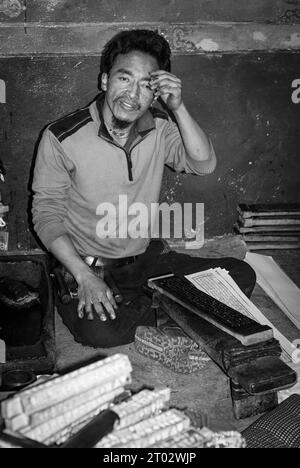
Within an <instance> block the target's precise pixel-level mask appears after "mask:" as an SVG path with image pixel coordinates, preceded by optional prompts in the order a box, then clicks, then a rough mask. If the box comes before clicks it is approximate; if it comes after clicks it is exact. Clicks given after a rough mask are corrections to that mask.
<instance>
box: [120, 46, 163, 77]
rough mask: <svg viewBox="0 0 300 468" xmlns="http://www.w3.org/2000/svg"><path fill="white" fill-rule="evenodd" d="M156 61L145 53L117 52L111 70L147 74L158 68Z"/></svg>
mask: <svg viewBox="0 0 300 468" xmlns="http://www.w3.org/2000/svg"><path fill="white" fill-rule="evenodd" d="M158 68H159V67H158V63H157V61H156V59H155V58H154V57H152V56H151V55H149V54H147V53H143V52H139V51H133V52H129V53H128V54H119V55H118V56H117V57H116V59H115V61H114V64H113V66H112V69H111V72H113V73H117V72H120V71H121V72H124V71H125V70H126V72H127V73H129V74H133V73H135V72H137V71H140V72H143V73H144V74H145V75H148V74H149V73H151V72H152V71H154V70H158Z"/></svg>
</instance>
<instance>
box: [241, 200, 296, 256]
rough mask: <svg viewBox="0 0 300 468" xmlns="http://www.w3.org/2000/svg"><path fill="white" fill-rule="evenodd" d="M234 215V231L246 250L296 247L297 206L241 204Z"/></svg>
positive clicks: (288, 204) (294, 204) (285, 204)
mask: <svg viewBox="0 0 300 468" xmlns="http://www.w3.org/2000/svg"><path fill="white" fill-rule="evenodd" d="M238 213H239V218H238V222H237V223H236V224H235V226H234V228H235V231H236V232H237V233H238V234H241V236H242V239H243V240H244V241H245V242H246V244H247V247H248V249H249V250H262V249H299V248H300V203H274V204H253V205H247V204H244V203H242V204H239V205H238Z"/></svg>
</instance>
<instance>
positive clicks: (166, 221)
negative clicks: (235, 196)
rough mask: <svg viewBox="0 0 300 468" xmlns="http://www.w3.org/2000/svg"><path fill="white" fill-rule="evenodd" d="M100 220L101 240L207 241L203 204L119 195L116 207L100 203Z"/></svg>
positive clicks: (201, 243)
mask: <svg viewBox="0 0 300 468" xmlns="http://www.w3.org/2000/svg"><path fill="white" fill-rule="evenodd" d="M96 214H97V216H99V221H98V222H97V225H96V234H97V237H99V238H100V239H105V238H119V239H127V238H131V239H138V238H152V239H153V238H159V237H160V238H163V239H170V238H174V239H182V238H185V239H194V240H195V241H196V242H197V244H199V247H201V246H202V245H203V244H204V203H183V205H181V204H180V203H177V202H175V203H172V204H171V205H170V204H168V203H160V204H159V203H150V204H149V205H146V204H145V203H139V202H135V203H132V204H129V203H128V197H127V195H126V194H124V195H119V200H118V204H117V206H116V205H114V204H112V203H110V202H103V203H100V204H99V205H98V206H97V209H96Z"/></svg>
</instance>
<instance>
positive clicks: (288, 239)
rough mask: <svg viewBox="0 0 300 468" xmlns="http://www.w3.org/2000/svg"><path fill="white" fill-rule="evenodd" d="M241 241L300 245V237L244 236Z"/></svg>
mask: <svg viewBox="0 0 300 468" xmlns="http://www.w3.org/2000/svg"><path fill="white" fill-rule="evenodd" d="M242 238H243V240H244V241H245V242H299V243H300V235H299V236H286V235H282V236H268V235H260V236H259V235H251V234H249V235H244V236H243V237H242Z"/></svg>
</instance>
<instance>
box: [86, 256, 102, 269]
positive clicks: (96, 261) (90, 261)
mask: <svg viewBox="0 0 300 468" xmlns="http://www.w3.org/2000/svg"><path fill="white" fill-rule="evenodd" d="M84 261H85V263H86V264H87V265H88V266H90V267H92V266H93V267H95V266H104V264H103V263H102V262H101V261H100V257H92V256H88V257H84Z"/></svg>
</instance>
